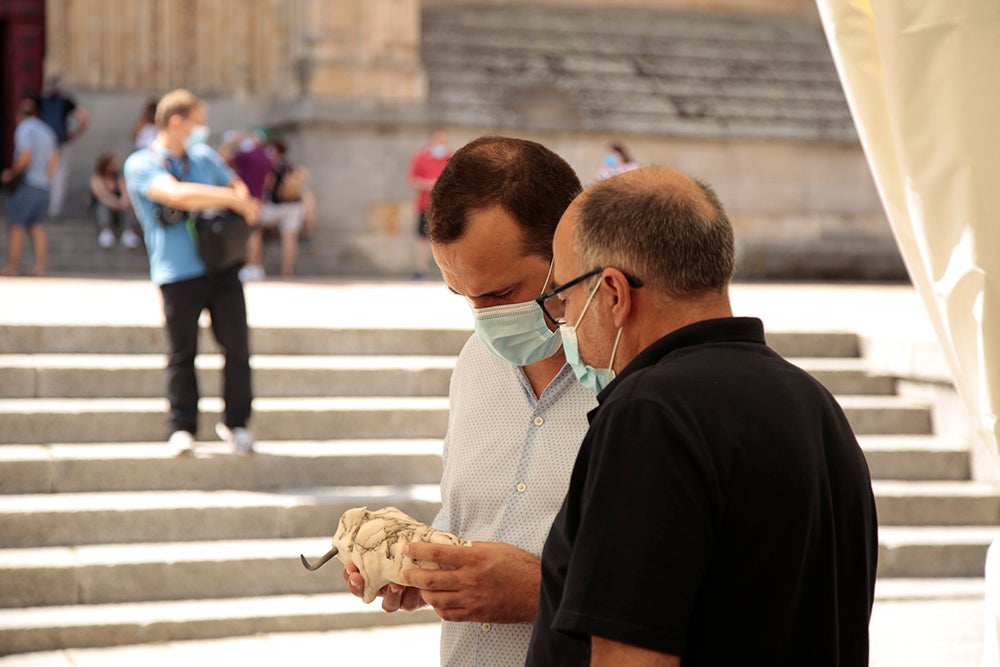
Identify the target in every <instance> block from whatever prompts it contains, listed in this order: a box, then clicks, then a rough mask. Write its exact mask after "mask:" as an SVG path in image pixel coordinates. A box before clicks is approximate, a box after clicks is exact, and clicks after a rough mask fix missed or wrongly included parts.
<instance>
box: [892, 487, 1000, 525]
mask: <svg viewBox="0 0 1000 667" xmlns="http://www.w3.org/2000/svg"><path fill="white" fill-rule="evenodd" d="M872 488H873V489H874V491H875V501H876V505H877V507H878V520H879V525H881V526H945V525H974V526H976V525H980V526H989V525H995V524H1000V484H998V483H988V482H969V481H965V482H950V481H944V482H942V481H921V482H905V481H882V480H877V481H875V482H873V483H872Z"/></svg>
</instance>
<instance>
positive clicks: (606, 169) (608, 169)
mask: <svg viewBox="0 0 1000 667" xmlns="http://www.w3.org/2000/svg"><path fill="white" fill-rule="evenodd" d="M638 168H639V165H637V164H636V163H635V162H634V161H633V160H632V156H631V155H629V152H628V150H626V148H625V146H623V145H622V144H611V145H610V146H608V152H607V153H605V154H604V158H603V160H602V162H601V168H600V169H598V170H597V178H596V179H594V180H595V182H596V181H603V180H604V179H606V178H611V177H612V176H617V175H618V174H624V173H625V172H626V171H632V170H633V169H638Z"/></svg>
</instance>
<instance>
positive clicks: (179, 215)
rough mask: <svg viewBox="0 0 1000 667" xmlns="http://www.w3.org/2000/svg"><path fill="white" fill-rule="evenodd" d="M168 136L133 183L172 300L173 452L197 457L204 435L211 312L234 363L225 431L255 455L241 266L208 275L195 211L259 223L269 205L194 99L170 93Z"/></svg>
mask: <svg viewBox="0 0 1000 667" xmlns="http://www.w3.org/2000/svg"><path fill="white" fill-rule="evenodd" d="M156 126H157V128H158V130H159V134H158V135H157V137H156V140H155V141H153V143H152V144H151V145H150V146H149V147H148V148H146V149H140V150H137V151H135V152H134V153H132V155H130V156H129V157H128V159H127V160H126V161H125V184H126V187H127V188H128V193H129V197H130V198H131V200H132V206H133V208H134V209H135V213H136V217H137V218H138V219H139V222H140V223H141V224H142V229H143V234H144V237H145V243H146V249H147V251H148V253H149V273H150V277H151V278H152V279H153V282H154V283H155V284H157V285H158V286H159V287H160V292H161V294H162V295H163V311H164V316H165V319H166V328H167V338H168V341H169V346H170V351H169V359H168V362H167V399H168V401H169V402H170V413H169V416H168V425H169V430H170V432H171V435H170V445H171V446H172V447H173V448H174V449H175V450H176V451H177V453H178V454H186V453H190V452H192V451H193V450H194V437H195V434H196V433H197V426H198V384H197V380H196V379H195V370H194V359H195V354H196V353H197V348H198V318H199V317H200V316H201V311H202V310H204V309H206V308H207V309H208V312H209V314H210V315H211V316H212V331H213V333H214V334H215V338H216V340H217V341H218V342H219V345H220V346H221V347H222V350H223V354H224V356H225V361H226V364H225V369H224V373H223V378H224V386H223V399H224V401H225V414H224V418H223V420H222V421H220V422H219V423H218V425H217V426H216V431H217V432H218V434H219V436H220V437H221V438H223V439H224V440H226V441H228V442H229V443H230V444H231V445H232V447H233V449H234V451H236V452H237V453H240V454H249V453H251V452H252V451H253V442H254V439H253V434H252V433H251V432H250V430H249V429H248V428H247V422H248V420H249V419H250V404H251V401H252V392H251V386H250V349H249V342H248V338H249V336H248V332H247V317H246V301H245V299H244V295H243V285H242V283H240V280H239V278H238V277H237V273H238V271H239V268H240V266H239V265H236V266H233V267H231V268H230V269H227V270H225V271H222V272H221V273H218V274H208V273H207V272H206V269H205V265H204V263H203V262H202V261H201V257H200V256H199V255H198V247H197V244H196V242H195V239H194V237H193V236H192V233H191V231H190V230H189V225H188V224H187V222H186V221H187V218H188V215H187V212H188V211H192V210H203V209H209V208H228V209H231V210H233V211H235V212H236V213H239V214H240V215H242V216H243V217H244V218H246V220H247V222H249V223H250V224H255V223H256V221H257V216H258V214H259V212H260V202H259V201H258V200H256V199H254V198H253V197H251V196H250V193H249V191H248V190H247V187H246V184H244V183H243V181H241V180H240V179H239V178H238V177H237V176H236V175H235V174H234V173H233V172H232V170H231V169H229V167H227V166H226V164H225V163H224V162H223V161H222V158H221V157H219V155H218V153H216V152H215V151H214V150H212V149H211V148H210V147H208V146H207V145H206V144H205V143H204V142H205V139H206V138H207V137H208V128H207V127H206V126H205V108H204V105H203V104H202V102H201V101H200V100H199V99H198V98H197V97H195V96H194V95H193V94H191V93H190V92H189V91H187V90H183V89H179V90H175V91H172V92H170V93H167V94H166V95H164V96H163V99H161V100H160V102H159V104H158V105H157V107H156Z"/></svg>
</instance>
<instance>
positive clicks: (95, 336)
mask: <svg viewBox="0 0 1000 667" xmlns="http://www.w3.org/2000/svg"><path fill="white" fill-rule="evenodd" d="M335 324H336V322H335V319H334V318H332V317H331V326H330V327H289V328H283V327H269V326H255V327H252V328H251V332H250V336H251V338H250V341H251V349H252V351H253V353H254V354H255V355H286V354H287V355H292V354H306V355H356V354H365V355H368V354H372V355H387V354H391V355H406V354H414V355H448V356H455V355H457V354H458V353H459V351H460V350H461V349H462V346H463V345H464V344H465V342H466V341H467V340H468V339H469V336H470V335H471V334H472V331H471V330H469V329H460V328H459V329H456V328H436V327H433V326H426V325H424V326H415V327H412V328H371V329H369V328H336V327H335V326H334V325H335ZM202 325H203V326H202V331H201V338H200V339H199V349H200V350H202V351H204V352H212V351H216V350H217V349H218V348H217V346H216V344H215V341H214V339H213V338H212V334H211V331H210V330H209V329H208V319H207V317H206V318H203V320H202ZM164 335H165V334H164V331H163V327H161V326H150V325H129V326H122V325H115V324H79V325H74V326H72V327H62V326H52V325H46V324H0V350H2V351H3V353H4V354H10V355H18V354H60V353H80V354H162V353H163V351H164V349H165V342H164V341H165V338H164ZM767 342H768V344H769V345H770V346H771V347H772V348H774V349H775V350H777V351H778V352H779V353H780V354H782V355H783V356H785V357H789V358H790V357H805V358H809V357H821V358H830V357H837V358H858V357H859V356H860V354H861V352H860V349H861V348H860V343H859V341H858V336H857V334H856V333H849V332H837V331H774V332H768V334H767Z"/></svg>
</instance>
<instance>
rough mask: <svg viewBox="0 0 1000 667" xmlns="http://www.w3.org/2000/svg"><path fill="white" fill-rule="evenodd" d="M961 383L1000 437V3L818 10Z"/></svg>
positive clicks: (983, 424) (988, 433)
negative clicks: (999, 417) (998, 418)
mask: <svg viewBox="0 0 1000 667" xmlns="http://www.w3.org/2000/svg"><path fill="white" fill-rule="evenodd" d="M817 5H818V7H819V10H820V16H821V18H822V20H823V27H824V29H825V30H826V35H827V40H828V41H829V43H830V50H831V51H832V52H833V58H834V61H835V63H836V65H837V70H838V72H839V74H840V79H841V82H842V83H843V87H844V91H845V93H846V95H847V100H848V104H849V105H850V107H851V113H852V115H853V116H854V123H855V126H856V127H857V130H858V134H859V136H860V139H861V144H862V146H863V147H864V150H865V155H866V156H867V158H868V163H869V165H870V166H871V170H872V174H873V176H874V178H875V183H876V186H877V187H878V191H879V195H880V196H881V198H882V203H883V205H884V206H885V209H886V212H887V214H888V217H889V222H890V223H891V225H892V229H893V232H894V234H895V236H896V241H897V242H898V244H899V247H900V250H901V252H902V255H903V260H904V261H905V262H906V266H907V268H908V269H909V272H910V276H911V279H912V280H913V283H914V285H915V286H916V289H917V291H918V292H919V293H920V296H921V298H922V299H923V302H924V304H925V306H926V308H927V311H928V314H929V315H930V319H931V321H932V323H933V324H934V328H935V330H936V332H937V336H938V339H939V340H940V341H941V345H942V347H943V348H944V352H945V355H946V356H947V357H948V362H949V364H950V366H951V369H952V372H953V375H954V378H955V385H956V388H957V390H958V392H959V394H960V395H961V396H962V398H963V400H964V401H965V403H966V405H967V406H968V408H969V411H970V414H971V415H973V418H974V419H976V420H977V427H978V429H979V430H980V432H981V435H982V436H983V437H985V438H987V439H988V442H989V443H990V444H991V445H992V446H993V448H994V450H995V449H996V446H997V443H998V439H1000V437H998V436H1000V424H998V420H997V415H998V414H1000V2H998V1H997V0H946V1H945V0H941V1H938V0H875V1H874V2H873V1H872V0H817Z"/></svg>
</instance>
